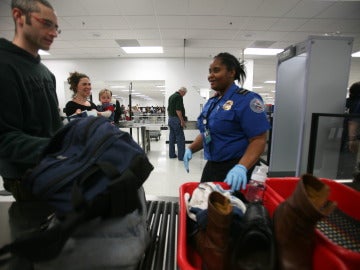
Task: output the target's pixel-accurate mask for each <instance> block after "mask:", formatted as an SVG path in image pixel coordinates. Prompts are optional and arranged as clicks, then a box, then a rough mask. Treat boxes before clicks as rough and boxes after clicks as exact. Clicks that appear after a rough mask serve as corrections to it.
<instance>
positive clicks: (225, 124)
mask: <svg viewBox="0 0 360 270" xmlns="http://www.w3.org/2000/svg"><path fill="white" fill-rule="evenodd" d="M197 124H198V127H199V130H200V132H201V134H202V136H203V147H204V155H205V159H206V160H210V161H225V160H230V159H234V158H240V157H242V156H243V155H244V153H245V150H246V148H247V147H248V145H249V141H248V140H249V139H250V138H252V137H255V136H258V135H260V134H262V133H264V132H265V131H267V130H269V129H270V124H269V121H268V120H267V117H266V114H265V106H264V103H263V101H262V98H261V96H260V95H258V94H257V93H254V92H251V91H248V90H245V89H242V88H240V89H239V87H238V86H237V85H236V84H233V85H232V86H231V87H230V88H229V89H228V90H227V91H226V93H225V95H224V96H223V97H222V98H221V99H219V97H212V98H210V99H209V100H208V102H207V103H206V104H205V105H204V109H203V111H202V113H201V114H200V116H199V117H198V119H197ZM205 129H208V130H209V133H210V137H211V140H210V142H209V143H206V138H205Z"/></svg>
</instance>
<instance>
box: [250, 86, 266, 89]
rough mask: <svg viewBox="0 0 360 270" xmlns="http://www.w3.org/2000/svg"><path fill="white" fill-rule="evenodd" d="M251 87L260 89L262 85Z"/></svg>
mask: <svg viewBox="0 0 360 270" xmlns="http://www.w3.org/2000/svg"><path fill="white" fill-rule="evenodd" d="M252 88H253V89H260V88H264V87H263V86H253V87H252Z"/></svg>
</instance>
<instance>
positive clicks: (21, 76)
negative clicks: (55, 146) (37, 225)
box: [0, 0, 62, 201]
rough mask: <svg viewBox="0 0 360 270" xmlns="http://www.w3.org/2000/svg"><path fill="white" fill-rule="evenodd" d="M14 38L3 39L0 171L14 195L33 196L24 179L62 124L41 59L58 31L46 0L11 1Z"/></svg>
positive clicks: (50, 76) (50, 79) (52, 80)
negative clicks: (25, 185)
mask: <svg viewBox="0 0 360 270" xmlns="http://www.w3.org/2000/svg"><path fill="white" fill-rule="evenodd" d="M11 9H12V17H13V19H14V23H15V35H14V38H13V41H12V42H10V41H8V40H6V39H0V70H1V72H0V81H1V84H0V100H1V101H2V103H3V104H2V106H1V107H0V108H1V113H0V175H1V176H2V178H3V180H4V188H5V189H6V190H7V191H9V192H11V193H12V194H13V196H14V197H15V199H16V200H18V201H28V200H33V199H34V198H33V197H32V195H31V194H30V193H29V192H28V191H27V190H25V189H24V188H23V187H22V185H21V182H20V179H21V177H22V176H23V174H24V173H25V171H26V170H28V169H30V168H32V167H34V166H35V165H36V164H37V162H38V161H39V159H40V155H41V152H42V150H43V148H44V147H45V146H46V145H47V143H48V142H49V139H50V137H52V136H53V134H54V133H55V132H56V131H57V130H58V129H59V128H60V127H61V126H62V121H61V118H60V113H59V104H58V99H57V95H56V81H55V76H54V75H53V74H52V73H51V72H50V71H49V70H48V69H47V68H46V67H45V65H43V64H42V63H41V59H40V56H39V54H38V51H39V49H42V50H49V49H50V46H51V44H52V43H53V41H54V39H55V38H56V37H57V36H58V34H59V33H60V30H59V28H58V25H57V16H56V14H55V11H54V9H53V7H52V6H51V4H50V3H49V2H48V1H46V0H27V1H25V0H12V2H11Z"/></svg>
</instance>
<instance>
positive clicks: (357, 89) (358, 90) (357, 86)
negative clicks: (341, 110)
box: [349, 82, 360, 99]
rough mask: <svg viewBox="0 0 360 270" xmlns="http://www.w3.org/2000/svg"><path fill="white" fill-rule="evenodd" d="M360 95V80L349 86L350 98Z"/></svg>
mask: <svg viewBox="0 0 360 270" xmlns="http://www.w3.org/2000/svg"><path fill="white" fill-rule="evenodd" d="M358 97H360V82H355V83H353V84H352V85H351V86H350V88H349V98H351V99H353V98H358Z"/></svg>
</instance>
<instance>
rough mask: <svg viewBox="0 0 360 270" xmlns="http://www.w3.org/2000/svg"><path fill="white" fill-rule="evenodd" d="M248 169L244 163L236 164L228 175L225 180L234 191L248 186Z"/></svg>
mask: <svg viewBox="0 0 360 270" xmlns="http://www.w3.org/2000/svg"><path fill="white" fill-rule="evenodd" d="M246 173H247V169H246V167H245V166H244V165H241V164H236V165H235V166H234V167H233V168H232V169H231V170H230V171H229V172H228V174H227V175H226V178H225V180H224V182H225V183H227V184H228V185H229V186H231V190H232V191H236V190H239V189H240V187H241V189H245V188H246V183H247V176H246Z"/></svg>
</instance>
